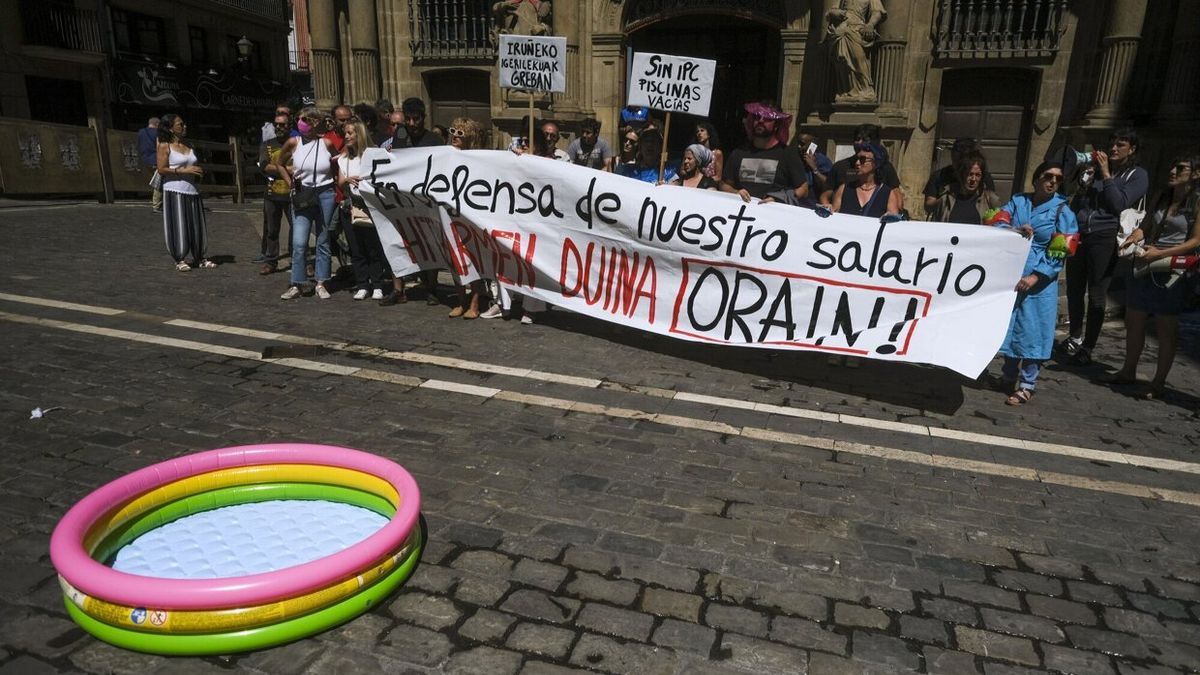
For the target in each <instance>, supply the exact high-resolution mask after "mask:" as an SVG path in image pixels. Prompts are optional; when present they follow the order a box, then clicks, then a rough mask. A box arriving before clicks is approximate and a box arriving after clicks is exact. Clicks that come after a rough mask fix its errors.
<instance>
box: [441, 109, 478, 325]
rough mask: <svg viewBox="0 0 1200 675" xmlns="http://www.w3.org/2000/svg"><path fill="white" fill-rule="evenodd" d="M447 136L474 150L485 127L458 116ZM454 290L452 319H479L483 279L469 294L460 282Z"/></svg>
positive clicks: (458, 146) (452, 144) (456, 145)
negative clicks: (454, 300)
mask: <svg viewBox="0 0 1200 675" xmlns="http://www.w3.org/2000/svg"><path fill="white" fill-rule="evenodd" d="M446 136H447V137H448V138H449V139H450V147H452V148H454V149H455V150H473V149H475V148H476V147H478V146H479V141H480V139H481V138H482V137H483V128H482V127H480V126H479V123H478V122H476V121H475V120H473V119H470V118H467V117H457V118H455V119H454V121H453V122H451V123H450V128H449V129H446ZM477 271H478V270H477ZM454 290H455V294H456V295H457V296H458V304H456V305H454V308H453V309H451V310H450V314H449V317H450V318H451V319H458V318H460V317H461V318H463V319H466V320H468V321H469V320H472V319H478V318H479V299H480V298H481V297H483V295H484V293H485V289H484V282H483V280H482V279H479V280H476V281H472V282H471V292H470V293H469V294H468V293H467V289H466V287H465V286H463V285H462V284H459V283H455V286H454Z"/></svg>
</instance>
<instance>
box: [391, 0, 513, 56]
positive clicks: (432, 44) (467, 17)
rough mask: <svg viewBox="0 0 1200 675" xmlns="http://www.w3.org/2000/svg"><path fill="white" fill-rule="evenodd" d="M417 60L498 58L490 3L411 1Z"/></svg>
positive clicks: (468, 0)
mask: <svg viewBox="0 0 1200 675" xmlns="http://www.w3.org/2000/svg"><path fill="white" fill-rule="evenodd" d="M408 7H409V16H410V17H412V35H413V39H412V44H411V47H412V52H413V59H414V60H416V61H449V60H481V61H490V60H492V59H494V58H495V57H496V47H495V45H494V44H492V18H491V14H490V11H489V10H490V7H491V2H490V1H489V0H448V1H440V2H439V0H409V3H408Z"/></svg>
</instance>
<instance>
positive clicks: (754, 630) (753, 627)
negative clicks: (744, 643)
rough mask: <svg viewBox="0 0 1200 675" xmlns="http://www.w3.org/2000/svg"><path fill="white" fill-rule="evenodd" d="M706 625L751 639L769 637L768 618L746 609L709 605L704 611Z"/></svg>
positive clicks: (715, 604)
mask: <svg viewBox="0 0 1200 675" xmlns="http://www.w3.org/2000/svg"><path fill="white" fill-rule="evenodd" d="M704 623H706V624H708V625H709V626H712V627H713V628H721V629H724V630H727V631H732V632H734V633H741V634H742V635H749V636H751V637H766V636H767V624H768V619H767V616H766V615H765V614H763V613H762V612H756V611H754V610H752V609H746V608H745V607H731V606H730V605H722V604H718V603H715V602H714V603H709V605H708V607H707V608H706V609H705V610H704Z"/></svg>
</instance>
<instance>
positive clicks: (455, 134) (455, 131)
mask: <svg viewBox="0 0 1200 675" xmlns="http://www.w3.org/2000/svg"><path fill="white" fill-rule="evenodd" d="M446 133H448V134H450V137H451V138H462V137H463V136H466V135H467V132H465V131H463V130H462V129H459V128H458V127H450V128H449V129H447V130H446Z"/></svg>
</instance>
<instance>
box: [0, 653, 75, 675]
mask: <svg viewBox="0 0 1200 675" xmlns="http://www.w3.org/2000/svg"><path fill="white" fill-rule="evenodd" d="M58 672H61V671H59V669H58V668H55V667H54V666H52V665H50V664H49V663H46V662H45V661H41V660H38V659H35V658H34V657H32V656H30V655H28V654H21V655H20V656H18V657H17V658H15V659H13V660H11V661H9V662H7V663H5V664H3V665H0V675H51V674H53V673H58Z"/></svg>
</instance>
